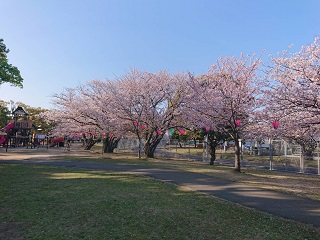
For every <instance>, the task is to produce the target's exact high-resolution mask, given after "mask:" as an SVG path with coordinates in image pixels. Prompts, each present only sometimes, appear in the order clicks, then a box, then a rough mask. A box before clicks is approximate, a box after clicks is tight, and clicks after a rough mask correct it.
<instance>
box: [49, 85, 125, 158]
mask: <svg viewBox="0 0 320 240" xmlns="http://www.w3.org/2000/svg"><path fill="white" fill-rule="evenodd" d="M104 90H105V89H104ZM54 99H55V100H54V103H55V106H56V109H55V110H52V111H50V112H48V113H47V115H46V117H47V119H48V120H51V121H54V122H56V129H55V130H56V132H57V130H58V129H59V132H60V134H61V133H62V132H64V133H68V132H70V130H71V129H72V131H73V132H78V133H81V136H82V137H83V139H85V140H86V144H85V149H86V150H89V149H91V147H92V146H93V145H94V144H95V143H96V142H97V141H98V140H99V139H102V141H103V143H104V144H103V146H104V152H113V150H114V148H115V147H116V145H117V143H118V141H119V140H120V139H121V137H122V135H123V134H124V131H119V129H120V128H121V127H120V126H119V122H115V121H113V119H112V118H111V117H110V116H111V109H110V107H109V105H108V104H105V102H108V100H107V99H109V97H108V94H107V92H106V91H102V88H101V83H100V82H99V81H91V82H88V83H87V84H85V85H82V86H79V87H77V88H74V89H66V90H65V91H64V92H62V93H60V94H56V95H55V96H54Z"/></svg>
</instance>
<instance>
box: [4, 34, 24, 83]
mask: <svg viewBox="0 0 320 240" xmlns="http://www.w3.org/2000/svg"><path fill="white" fill-rule="evenodd" d="M7 53H9V49H7V48H6V45H5V44H4V43H3V39H0V85H1V84H3V83H10V84H11V85H12V86H16V87H20V88H22V87H23V84H22V83H23V78H22V77H21V75H20V71H19V69H18V68H17V67H15V66H13V65H12V64H10V63H9V62H8V58H7Z"/></svg>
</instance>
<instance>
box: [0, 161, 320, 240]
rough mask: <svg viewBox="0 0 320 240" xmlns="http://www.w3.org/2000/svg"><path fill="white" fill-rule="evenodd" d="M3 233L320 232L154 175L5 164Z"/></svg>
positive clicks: (0, 204) (0, 210)
mask: <svg viewBox="0 0 320 240" xmlns="http://www.w3.org/2000/svg"><path fill="white" fill-rule="evenodd" d="M0 196H1V197H0V239H59V240H60V239H320V229H319V228H313V227H311V226H309V225H305V224H300V223H296V222H293V221H288V220H283V219H281V218H278V217H274V216H271V215H269V214H264V213H260V212H258V211H255V210H252V209H248V208H244V207H241V206H239V205H236V204H232V203H229V202H226V201H223V200H220V199H217V198H213V197H211V196H206V195H202V194H197V193H194V192H190V191H187V190H186V189H182V188H179V187H177V186H175V185H171V184H167V183H163V182H161V181H157V180H154V179H150V178H146V177H141V176H135V175H128V174H123V173H118V172H117V173H115V172H107V171H90V170H77V169H72V168H63V167H47V166H32V165H6V164H1V165H0Z"/></svg>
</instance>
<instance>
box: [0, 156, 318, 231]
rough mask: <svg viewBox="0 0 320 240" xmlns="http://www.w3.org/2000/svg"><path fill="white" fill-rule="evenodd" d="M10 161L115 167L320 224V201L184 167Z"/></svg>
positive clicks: (58, 161) (101, 167)
mask: <svg viewBox="0 0 320 240" xmlns="http://www.w3.org/2000/svg"><path fill="white" fill-rule="evenodd" d="M0 163H7V164H43V165H50V166H63V167H72V168H84V169H92V170H111V171H121V172H127V173H134V174H141V175H145V176H149V177H152V178H155V179H160V180H162V181H165V182H168V183H172V184H176V185H179V186H184V187H188V188H189V189H191V190H193V191H198V192H201V193H205V194H209V195H212V196H215V197H219V198H222V199H225V200H228V201H230V202H234V203H238V204H241V205H243V206H246V207H250V208H254V209H257V210H259V211H263V212H267V213H270V214H274V215H277V216H280V217H283V218H287V219H291V220H295V221H298V222H302V223H307V224H312V225H314V226H315V227H320V201H316V200H310V199H304V198H301V197H296V196H293V195H290V194H286V193H281V192H276V191H270V190H264V189H259V188H256V187H252V186H249V185H245V184H241V183H235V182H232V181H228V180H222V179H219V178H215V177H211V176H206V175H203V174H199V173H191V172H184V171H180V170H170V169H160V168H152V167H146V166H137V165H123V164H107V163H98V162H83V161H62V160H52V159H51V160H50V159H46V158H45V157H44V158H42V159H41V158H38V159H32V158H31V159H24V160H0Z"/></svg>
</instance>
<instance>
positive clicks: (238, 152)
mask: <svg viewBox="0 0 320 240" xmlns="http://www.w3.org/2000/svg"><path fill="white" fill-rule="evenodd" d="M234 143H235V146H234V147H235V156H234V167H235V169H234V170H235V171H236V172H240V171H241V169H240V160H241V159H240V158H241V149H240V144H239V141H238V139H235V141H234Z"/></svg>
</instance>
